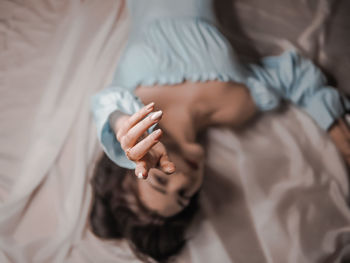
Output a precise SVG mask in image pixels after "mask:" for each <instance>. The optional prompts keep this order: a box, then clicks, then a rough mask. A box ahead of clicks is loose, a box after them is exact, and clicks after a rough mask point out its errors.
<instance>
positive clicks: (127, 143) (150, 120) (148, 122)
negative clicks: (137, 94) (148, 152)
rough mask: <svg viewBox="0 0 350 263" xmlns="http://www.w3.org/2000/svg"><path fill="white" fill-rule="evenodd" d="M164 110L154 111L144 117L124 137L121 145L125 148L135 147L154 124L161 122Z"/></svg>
mask: <svg viewBox="0 0 350 263" xmlns="http://www.w3.org/2000/svg"><path fill="white" fill-rule="evenodd" d="M162 115H163V112H162V111H156V112H153V113H152V114H151V115H150V116H148V117H147V118H145V119H143V120H142V121H140V122H139V123H137V124H136V125H135V126H133V127H132V128H131V129H130V130H129V131H128V132H127V133H126V134H125V135H124V136H123V138H122V141H121V146H122V148H123V149H128V148H131V147H134V146H135V144H136V143H137V141H139V139H140V137H141V136H143V135H144V134H145V132H146V131H147V130H148V129H149V128H151V127H152V126H153V125H154V124H156V123H157V122H159V120H160V119H161V118H162Z"/></svg>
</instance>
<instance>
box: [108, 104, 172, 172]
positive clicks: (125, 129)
mask: <svg viewBox="0 0 350 263" xmlns="http://www.w3.org/2000/svg"><path fill="white" fill-rule="evenodd" d="M153 108H154V103H150V104H148V105H147V106H145V107H143V108H142V109H141V110H140V111H138V112H136V113H135V114H133V115H132V116H129V115H124V116H121V117H120V118H119V119H118V120H117V122H116V123H115V127H114V128H115V129H114V130H115V131H116V138H117V140H118V141H119V142H120V144H121V147H122V149H123V150H124V151H125V153H126V156H127V157H128V158H129V159H130V160H131V161H134V162H135V163H136V168H135V174H136V176H137V177H138V178H144V179H146V178H147V176H148V171H149V170H150V169H151V168H154V167H157V166H158V164H159V166H160V168H161V169H162V170H163V171H164V172H165V173H173V172H175V165H174V164H173V163H172V162H171V161H169V158H168V155H167V151H166V149H165V147H164V145H163V144H162V143H161V142H160V141H159V140H160V137H161V136H162V130H160V129H158V130H155V131H153V132H152V133H151V134H148V133H147V130H148V129H149V128H150V127H152V126H153V125H154V124H156V123H158V122H159V121H160V119H161V118H162V111H157V112H154V113H152V114H150V116H147V115H148V114H149V113H151V112H152V110H153ZM146 116H147V117H146Z"/></svg>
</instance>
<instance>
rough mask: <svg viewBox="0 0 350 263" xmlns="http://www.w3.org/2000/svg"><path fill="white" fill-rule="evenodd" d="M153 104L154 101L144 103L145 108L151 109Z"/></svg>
mask: <svg viewBox="0 0 350 263" xmlns="http://www.w3.org/2000/svg"><path fill="white" fill-rule="evenodd" d="M153 106H154V102H151V103H149V104H147V105H146V109H147V110H150V109H152V107H153Z"/></svg>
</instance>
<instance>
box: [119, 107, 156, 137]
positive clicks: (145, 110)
mask: <svg viewBox="0 0 350 263" xmlns="http://www.w3.org/2000/svg"><path fill="white" fill-rule="evenodd" d="M153 108H154V102H151V103H149V104H147V105H146V106H144V107H143V108H142V109H140V110H139V111H138V112H136V113H134V114H133V115H131V116H130V118H128V120H127V121H126V122H125V124H124V125H123V126H121V127H120V128H119V130H118V133H117V139H118V141H121V137H123V136H124V135H125V134H126V133H127V132H128V130H130V128H131V127H133V126H134V125H135V124H136V123H138V122H139V121H141V120H142V119H143V118H145V117H146V116H147V114H149V113H150V112H152V111H153Z"/></svg>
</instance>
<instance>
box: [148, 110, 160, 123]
mask: <svg viewBox="0 0 350 263" xmlns="http://www.w3.org/2000/svg"><path fill="white" fill-rule="evenodd" d="M162 114H163V112H162V111H161V110H160V111H156V112H154V113H152V115H151V120H152V121H155V120H157V119H159V118H160V116H162Z"/></svg>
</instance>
